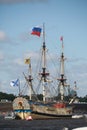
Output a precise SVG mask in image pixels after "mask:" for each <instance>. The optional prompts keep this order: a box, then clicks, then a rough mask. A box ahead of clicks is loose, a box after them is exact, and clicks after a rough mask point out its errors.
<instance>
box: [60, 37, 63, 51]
mask: <svg viewBox="0 0 87 130" xmlns="http://www.w3.org/2000/svg"><path fill="white" fill-rule="evenodd" d="M60 41H62V48H64V44H63V36H61V37H60Z"/></svg>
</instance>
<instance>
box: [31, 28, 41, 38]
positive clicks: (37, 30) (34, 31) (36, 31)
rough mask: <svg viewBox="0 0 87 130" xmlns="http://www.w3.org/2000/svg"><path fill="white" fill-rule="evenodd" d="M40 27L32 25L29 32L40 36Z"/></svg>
mask: <svg viewBox="0 0 87 130" xmlns="http://www.w3.org/2000/svg"><path fill="white" fill-rule="evenodd" d="M41 31H42V29H41V28H40V27H33V29H32V32H31V34H32V35H37V36H39V37H40V34H41Z"/></svg>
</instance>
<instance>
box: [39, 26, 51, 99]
mask: <svg viewBox="0 0 87 130" xmlns="http://www.w3.org/2000/svg"><path fill="white" fill-rule="evenodd" d="M40 75H41V79H42V81H43V82H42V84H43V101H44V102H45V101H46V82H47V80H46V78H47V76H48V75H49V73H48V72H46V45H45V26H44V24H43V46H42V73H40Z"/></svg>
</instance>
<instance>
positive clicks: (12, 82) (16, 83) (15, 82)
mask: <svg viewBox="0 0 87 130" xmlns="http://www.w3.org/2000/svg"><path fill="white" fill-rule="evenodd" d="M10 85H11V86H12V87H15V86H19V79H17V80H15V81H11V83H10Z"/></svg>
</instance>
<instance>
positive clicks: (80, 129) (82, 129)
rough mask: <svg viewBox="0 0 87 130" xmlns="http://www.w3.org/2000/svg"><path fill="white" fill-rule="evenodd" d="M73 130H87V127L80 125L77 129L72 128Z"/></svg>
mask: <svg viewBox="0 0 87 130" xmlns="http://www.w3.org/2000/svg"><path fill="white" fill-rule="evenodd" d="M72 130H87V127H79V128H75V129H72Z"/></svg>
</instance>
